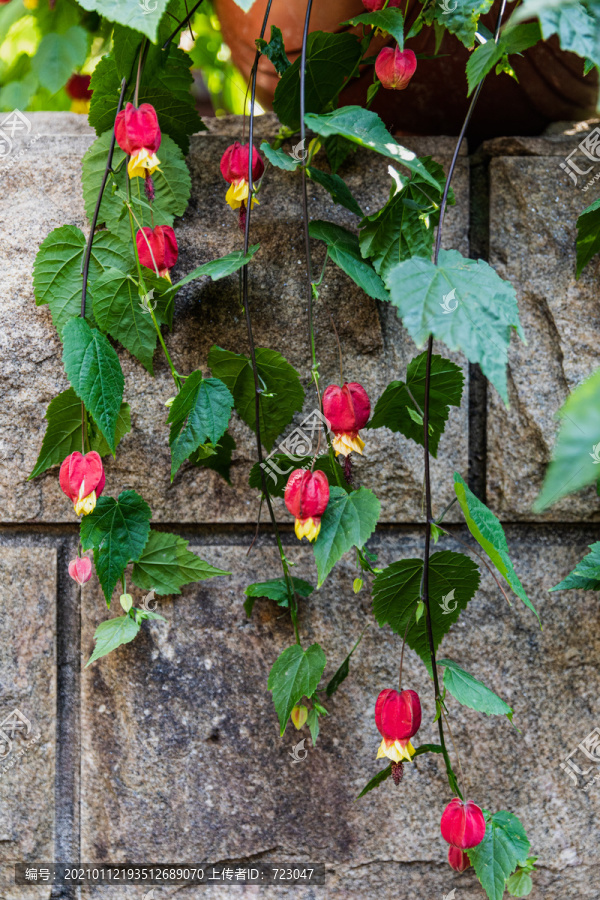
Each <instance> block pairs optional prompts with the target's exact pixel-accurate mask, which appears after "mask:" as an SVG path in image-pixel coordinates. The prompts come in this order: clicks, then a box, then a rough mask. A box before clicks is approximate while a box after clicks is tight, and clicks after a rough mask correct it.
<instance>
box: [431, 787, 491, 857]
mask: <svg viewBox="0 0 600 900" xmlns="http://www.w3.org/2000/svg"><path fill="white" fill-rule="evenodd" d="M440 828H441V831H442V837H443V838H444V840H445V841H447V842H448V843H449V844H452V846H453V847H458V849H459V850H469V849H470V848H471V847H476V846H477V844H480V843H481V841H482V840H483V836H484V834H485V819H484V817H483V813H482V812H481V810H480V809H479V807H478V806H477V804H476V803H473V801H472V800H467V802H466V803H465V802H464V801H463V800H460V798H459V797H455V798H454V800H451V801H450V803H449V804H448V806H447V807H446V809H445V810H444V812H443V814H442V821H441V823H440Z"/></svg>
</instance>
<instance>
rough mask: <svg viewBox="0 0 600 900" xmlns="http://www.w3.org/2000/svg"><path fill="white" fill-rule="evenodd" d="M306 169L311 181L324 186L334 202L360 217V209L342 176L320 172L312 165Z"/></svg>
mask: <svg viewBox="0 0 600 900" xmlns="http://www.w3.org/2000/svg"><path fill="white" fill-rule="evenodd" d="M306 171H307V172H308V175H309V177H310V178H312V180H313V181H316V182H317V184H320V185H321V187H324V188H325V190H326V191H328V192H329V193H330V194H331V197H332V199H333V201H334V203H339V204H340V206H343V207H345V209H349V210H350V212H352V213H354V214H355V215H357V216H360V217H361V218H362V217H363V216H364V213H363V211H362V209H361V208H360V206H359V205H358V203H357V202H356V200H355V198H354V197H353V195H352V194H351V193H350V189H349V188H348V185H347V184H346V182H345V181H344V179H343V178H340V176H339V175H328V174H327V173H326V172H321V170H320V169H315V168H314V166H309V167H308V169H307V170H306Z"/></svg>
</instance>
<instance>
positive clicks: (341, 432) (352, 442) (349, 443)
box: [323, 382, 371, 456]
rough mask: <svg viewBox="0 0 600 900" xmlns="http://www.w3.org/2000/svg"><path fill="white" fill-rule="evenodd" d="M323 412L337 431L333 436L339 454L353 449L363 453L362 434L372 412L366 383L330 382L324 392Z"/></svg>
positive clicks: (347, 452) (334, 431) (334, 447)
mask: <svg viewBox="0 0 600 900" xmlns="http://www.w3.org/2000/svg"><path fill="white" fill-rule="evenodd" d="M323 414H324V416H325V418H326V419H327V420H328V421H329V424H330V425H331V430H332V431H333V433H334V438H333V440H332V442H331V443H332V444H333V449H334V450H335V452H336V454H339V453H342V454H343V455H344V456H348V454H349V453H351V452H352V451H353V450H355V451H356V453H362V451H363V447H364V446H365V442H364V441H363V439H362V438H361V437H360V435H359V433H358V432H359V431H360V429H361V428H364V426H365V425H366V424H367V422H368V420H369V415H370V414H371V403H370V402H369V398H368V397H367V392H366V391H365V389H364V387H363V386H362V385H361V384H358V383H357V382H351V383H350V384H344V385H343V386H342V387H338V385H337V384H330V385H329V387H328V388H327V390H326V391H325V393H324V394H323Z"/></svg>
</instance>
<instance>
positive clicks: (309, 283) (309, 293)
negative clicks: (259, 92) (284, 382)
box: [300, 0, 320, 407]
mask: <svg viewBox="0 0 600 900" xmlns="http://www.w3.org/2000/svg"><path fill="white" fill-rule="evenodd" d="M312 4H313V0H308V2H307V4H306V16H305V18H304V31H303V34H302V52H301V55H300V143H301V145H302V146H303V147H304V143H305V141H306V124H305V122H304V112H305V106H306V44H307V40H308V28H309V23H310V14H311V12H312ZM302 224H303V228H304V250H305V254H306V299H307V302H308V333H309V340H310V350H311V357H312V377H313V380H314V382H315V386H316V388H317V394H318V393H319V376H318V370H317V356H316V351H315V332H314V326H313V272H312V258H311V253H310V235H309V233H308V192H307V187H306V166H302ZM319 407H320V404H319Z"/></svg>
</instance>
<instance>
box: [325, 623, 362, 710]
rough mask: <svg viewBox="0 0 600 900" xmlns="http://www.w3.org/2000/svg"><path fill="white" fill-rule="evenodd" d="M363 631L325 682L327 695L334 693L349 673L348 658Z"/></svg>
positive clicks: (350, 656) (358, 642) (360, 639)
mask: <svg viewBox="0 0 600 900" xmlns="http://www.w3.org/2000/svg"><path fill="white" fill-rule="evenodd" d="M365 631H366V629H365ZM364 633H365V632H364V631H363V632H362V634H361V635H360V637H359V639H358V640H357V642H356V643H355V645H354V647H353V648H352V650H351V651H350V653H349V654H348V656H347V657H346V659H345V660H344V661H343V663H342V664H341V666H340V667H339V669H338V670H337V671H336V672H335V673H334V675H333V676H332V678H330V680H329V682H328V684H327V687H326V688H325V693H326V694H327V696H328V697H331V696H332V695H333V694H335V692H336V691H337V689H338V688H339V686H340V684H342V682H343V681H345V680H346V678H347V677H348V675H349V674H350V659H351V658H352V654H353V653H354V651H355V650H356V648H357V647H358V645H359V644H360V642H361V641H362V639H363V635H364Z"/></svg>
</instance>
